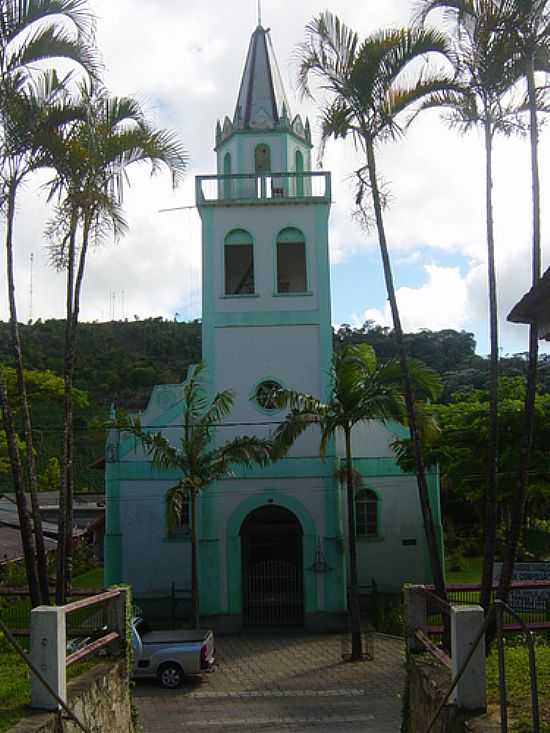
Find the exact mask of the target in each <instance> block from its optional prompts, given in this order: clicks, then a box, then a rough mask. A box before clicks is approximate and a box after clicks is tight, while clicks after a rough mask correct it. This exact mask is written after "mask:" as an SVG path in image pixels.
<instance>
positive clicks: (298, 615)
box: [243, 560, 304, 626]
mask: <svg viewBox="0 0 550 733" xmlns="http://www.w3.org/2000/svg"><path fill="white" fill-rule="evenodd" d="M243 601H244V603H243V614H244V622H245V624H246V625H247V626H300V625H302V624H303V622H304V593H303V583H302V572H301V568H300V569H298V568H297V567H296V565H295V564H293V563H291V562H288V561H286V560H263V561H262V562H258V563H255V564H252V565H250V566H249V567H247V568H246V570H245V576H244V599H243Z"/></svg>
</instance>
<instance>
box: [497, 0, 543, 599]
mask: <svg viewBox="0 0 550 733" xmlns="http://www.w3.org/2000/svg"><path fill="white" fill-rule="evenodd" d="M501 5H502V11H503V15H504V20H503V23H502V26H501V28H500V29H499V31H500V32H501V33H502V35H504V36H505V38H506V39H507V40H508V42H510V41H511V43H512V52H513V54H514V58H515V60H516V61H517V62H518V63H519V65H520V69H521V75H522V77H523V78H524V79H525V81H526V83H527V104H526V107H527V110H528V114H529V137H530V148H531V188H532V216H533V224H532V227H533V245H532V282H533V285H535V284H536V283H537V282H538V280H539V279H540V277H541V241H540V233H541V228H540V183H539V159H538V157H539V156H538V110H539V107H540V106H541V102H543V101H544V100H543V99H542V98H541V94H540V90H538V89H537V85H536V78H535V74H536V72H538V71H542V72H545V73H550V3H549V2H548V0H502V3H501ZM544 109H545V111H548V107H547V105H544ZM537 365H538V333H537V326H536V324H531V326H530V327H529V361H528V367H527V385H526V391H525V412H524V429H523V432H522V440H521V445H520V461H519V476H518V487H517V491H516V493H515V494H514V499H513V509H512V514H511V523H510V532H509V535H508V537H507V541H506V544H505V550H504V557H503V564H502V570H501V575H500V582H499V589H498V595H499V598H501V599H503V600H507V598H508V594H509V592H510V584H511V582H512V573H513V567H514V561H515V558H516V555H517V548H518V543H519V538H520V536H521V531H522V527H523V518H524V515H525V503H526V501H527V493H528V485H529V462H530V451H531V445H532V441H533V430H534V422H535V395H536V386H537Z"/></svg>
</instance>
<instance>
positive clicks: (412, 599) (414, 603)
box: [403, 584, 428, 652]
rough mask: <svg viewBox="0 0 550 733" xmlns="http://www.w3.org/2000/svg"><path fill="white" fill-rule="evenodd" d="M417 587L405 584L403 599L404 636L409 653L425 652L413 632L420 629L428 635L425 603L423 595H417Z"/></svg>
mask: <svg viewBox="0 0 550 733" xmlns="http://www.w3.org/2000/svg"><path fill="white" fill-rule="evenodd" d="M418 587H419V586H415V585H409V584H405V585H404V586H403V597H404V605H405V634H406V637H407V646H408V649H409V651H410V652H423V651H426V650H425V648H424V646H423V644H422V643H421V642H420V641H418V639H417V638H416V636H415V635H414V634H415V631H416V630H417V629H420V630H421V631H423V632H424V633H425V634H427V633H428V619H427V602H426V596H425V595H424V594H423V593H418V592H417V591H416V588H418Z"/></svg>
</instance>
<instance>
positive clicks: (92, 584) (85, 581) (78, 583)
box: [73, 568, 103, 589]
mask: <svg viewBox="0 0 550 733" xmlns="http://www.w3.org/2000/svg"><path fill="white" fill-rule="evenodd" d="M73 588H98V589H99V588H103V568H93V569H92V570H88V572H87V573H84V574H83V575H79V576H78V577H76V578H75V579H74V581H73Z"/></svg>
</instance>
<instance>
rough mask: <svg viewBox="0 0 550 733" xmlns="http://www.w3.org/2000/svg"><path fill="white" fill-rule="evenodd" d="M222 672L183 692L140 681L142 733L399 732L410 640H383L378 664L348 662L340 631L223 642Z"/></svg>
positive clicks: (219, 646) (219, 644)
mask: <svg viewBox="0 0 550 733" xmlns="http://www.w3.org/2000/svg"><path fill="white" fill-rule="evenodd" d="M216 660H217V661H216V668H215V671H214V672H213V673H211V674H209V675H205V676H203V677H201V678H189V679H188V680H187V681H186V683H185V684H184V686H183V687H182V688H181V689H179V690H163V689H161V688H159V687H157V686H156V684H155V683H154V682H152V681H151V682H145V681H140V682H138V684H137V685H136V687H135V690H134V698H135V703H136V706H137V708H138V711H139V715H140V720H141V725H142V730H143V733H161V732H162V733H172V732H175V731H186V732H187V731H212V732H213V733H215V732H217V731H234V732H235V733H236V732H237V731H241V732H242V731H246V732H247V733H252V732H253V731H295V732H296V733H298V731H316V733H321V732H323V733H329V731H330V732H331V733H332V732H338V731H343V732H344V731H345V733H354V732H357V733H358V732H359V731H362V732H364V733H399V729H400V720H401V693H402V690H403V683H404V667H403V662H404V656H403V642H402V641H400V640H398V639H393V638H390V637H384V636H379V635H376V636H375V637H374V659H373V660H365V661H361V662H353V663H349V662H344V661H343V660H342V637H341V636H340V635H336V634H316V635H307V634H305V633H301V634H289V633H284V634H282V633H281V634H277V632H275V631H274V632H272V633H271V635H269V636H268V635H267V633H264V634H262V635H260V634H250V633H249V634H242V635H240V636H228V637H218V638H217V639H216Z"/></svg>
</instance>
